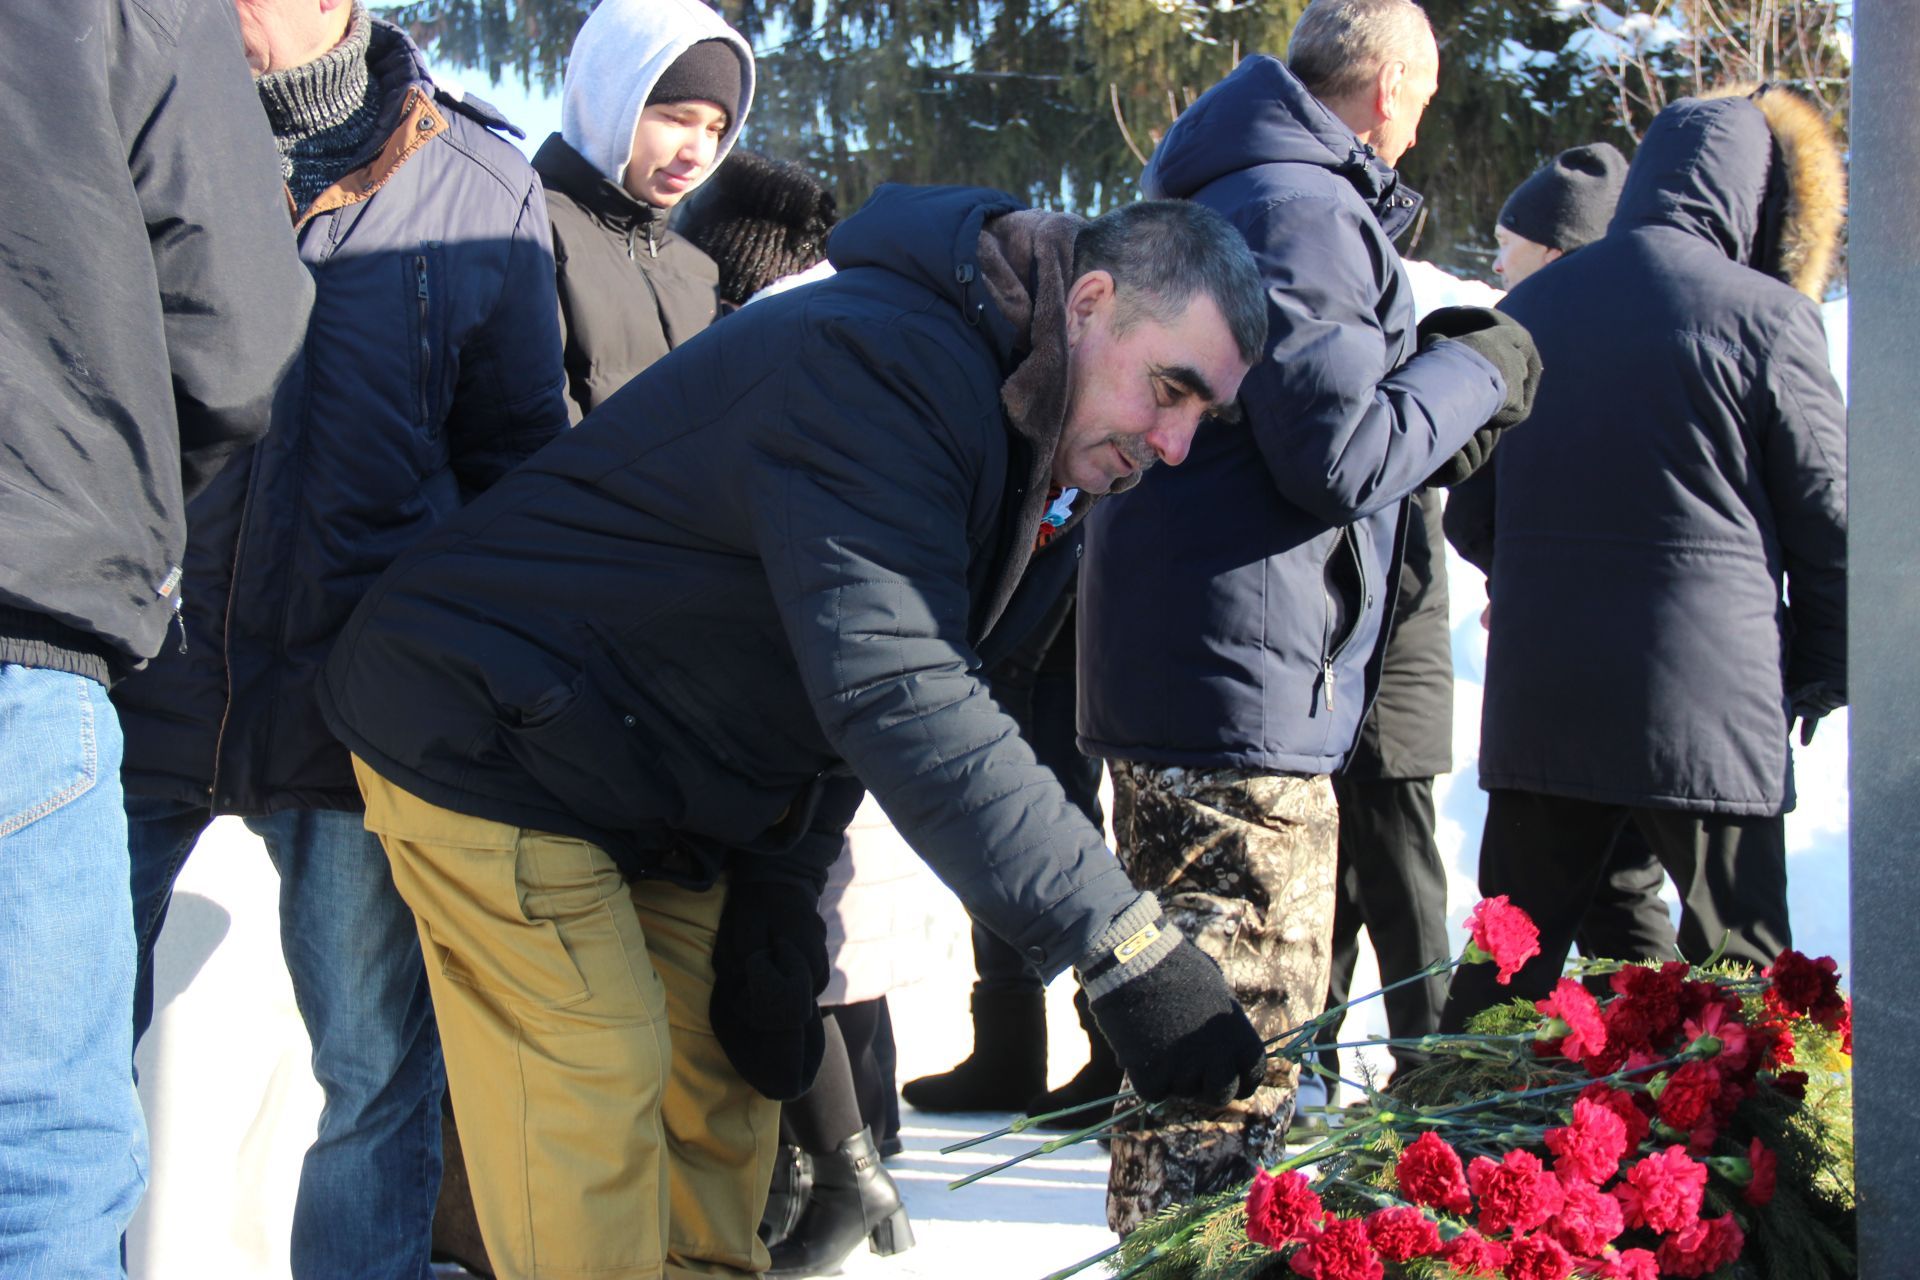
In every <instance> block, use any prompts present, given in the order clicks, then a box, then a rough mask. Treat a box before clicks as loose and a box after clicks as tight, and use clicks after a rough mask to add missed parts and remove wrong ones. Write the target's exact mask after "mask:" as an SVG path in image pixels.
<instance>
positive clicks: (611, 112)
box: [560, 0, 753, 187]
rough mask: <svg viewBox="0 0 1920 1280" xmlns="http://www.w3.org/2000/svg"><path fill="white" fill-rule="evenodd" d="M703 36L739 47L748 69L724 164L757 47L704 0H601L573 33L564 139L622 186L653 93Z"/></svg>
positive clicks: (725, 142) (717, 157)
mask: <svg viewBox="0 0 1920 1280" xmlns="http://www.w3.org/2000/svg"><path fill="white" fill-rule="evenodd" d="M702 40H725V41H726V42H727V43H729V44H731V45H733V46H734V48H735V49H736V50H738V51H739V54H740V64H741V67H742V70H743V74H742V75H741V77H740V101H739V103H738V104H736V105H735V107H734V109H733V110H732V111H730V112H729V113H728V115H729V117H730V118H729V120H728V122H727V132H726V135H725V136H724V137H722V138H721V139H720V147H719V150H718V151H717V152H716V153H715V154H714V158H713V165H714V167H715V168H718V167H719V164H720V162H721V161H722V160H725V159H726V158H727V153H728V152H729V151H732V150H733V143H734V140H735V139H736V138H738V137H739V136H740V127H741V126H742V125H744V124H745V123H746V121H747V108H748V107H749V106H750V105H751V104H752V102H753V50H752V49H751V48H749V47H748V45H747V42H746V41H745V40H744V39H742V38H741V36H740V33H739V32H737V31H735V30H734V29H733V28H732V27H730V26H728V25H727V24H726V22H725V21H724V20H723V19H722V18H721V17H720V15H719V14H717V13H715V12H714V11H713V10H712V9H709V8H708V7H707V6H706V5H705V4H702V3H701V0H602V3H601V4H600V6H599V7H598V8H596V9H595V10H594V11H593V12H592V13H591V14H589V15H588V16H587V21H586V23H585V25H583V26H582V27H581V28H580V34H579V35H578V36H576V37H574V41H573V52H572V53H571V54H570V55H569V56H568V58H567V78H566V82H565V85H564V87H563V88H562V90H561V97H560V136H561V137H562V138H564V139H566V142H567V145H568V146H570V147H572V148H573V149H574V150H575V151H578V152H579V153H580V154H581V155H582V156H584V157H585V158H586V160H587V163H589V164H591V165H592V166H593V167H594V168H596V169H598V170H599V171H600V172H601V173H603V174H605V175H606V177H607V179H608V180H609V181H611V182H612V183H613V185H615V186H616V187H617V186H622V185H624V184H625V181H626V175H627V160H628V159H629V158H630V157H631V156H632V155H633V131H634V129H635V128H636V127H638V126H639V123H640V112H641V109H642V108H644V107H645V106H646V105H647V95H648V94H650V93H652V92H653V86H654V85H655V84H656V83H658V82H659V80H660V76H661V75H662V74H663V73H664V72H665V71H666V69H667V68H668V67H670V66H672V65H673V64H674V62H675V60H677V59H678V58H679V57H680V55H681V54H683V53H685V52H686V51H687V50H689V49H691V48H693V46H694V45H696V44H699V43H700V42H701V41H702ZM721 105H723V106H724V105H726V104H724V103H723V104H721ZM708 172H709V173H711V172H712V169H709V170H708Z"/></svg>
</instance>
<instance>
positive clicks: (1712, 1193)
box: [1047, 898, 1856, 1280]
mask: <svg viewBox="0 0 1920 1280" xmlns="http://www.w3.org/2000/svg"><path fill="white" fill-rule="evenodd" d="M1468 928H1469V930H1470V932H1471V933H1472V941H1471V942H1470V943H1469V944H1468V946H1467V947H1466V949H1465V952H1464V954H1463V955H1462V956H1461V957H1460V959H1459V960H1449V961H1442V962H1440V963H1438V964H1436V965H1434V966H1430V967H1429V969H1428V970H1425V971H1423V972H1422V973H1421V974H1418V975H1415V976H1414V977H1413V978H1411V979H1409V981H1419V980H1423V979H1424V978H1425V977H1426V976H1427V975H1428V974H1429V973H1436V972H1444V971H1445V970H1447V969H1451V968H1453V967H1455V966H1456V965H1458V964H1463V963H1466V964H1471V963H1493V964H1497V965H1499V966H1500V972H1501V980H1502V981H1505V980H1506V978H1507V977H1509V976H1510V975H1511V974H1512V973H1513V972H1514V971H1516V970H1518V969H1519V967H1520V966H1521V965H1522V964H1524V963H1525V962H1526V960H1527V959H1529V958H1530V957H1531V956H1533V955H1535V954H1537V953H1538V945H1537V944H1538V934H1537V932H1536V931H1535V929H1534V927H1533V924H1532V922H1531V921H1530V920H1528V919H1527V917H1526V915H1525V913H1524V912H1522V911H1520V910H1519V909H1518V908H1516V907H1513V906H1512V905H1510V904H1509V903H1508V902H1507V901H1506V900H1505V899H1503V898H1493V899H1489V900H1487V901H1485V902H1482V903H1480V904H1479V905H1478V906H1476V907H1475V908H1474V911H1473V914H1472V916H1471V917H1470V918H1469V920H1468ZM1575 971H1576V974H1577V975H1578V976H1579V977H1582V978H1584V979H1586V981H1585V982H1582V981H1578V980H1575V979H1574V978H1562V979H1561V980H1560V982H1559V983H1558V985H1557V986H1556V987H1555V989H1554V991H1553V992H1552V994H1550V995H1549V996H1548V997H1547V998H1546V999H1543V1000H1539V1001H1533V1002H1526V1001H1515V1002H1514V1003H1512V1004H1510V1005H1507V1006H1504V1007H1502V1008H1497V1009H1492V1010H1489V1011H1487V1012H1486V1013H1484V1014H1482V1015H1480V1016H1479V1017H1478V1018H1476V1019H1475V1020H1474V1021H1473V1023H1472V1024H1471V1025H1470V1027H1469V1028H1468V1031H1467V1032H1466V1033H1465V1034H1462V1035H1436V1036H1424V1037H1421V1038H1419V1039H1418V1040H1411V1041H1405V1042H1400V1041H1383V1042H1378V1043H1385V1044H1401V1043H1404V1044H1406V1045H1409V1046H1411V1047H1415V1048H1418V1049H1420V1050H1422V1051H1423V1052H1424V1054H1425V1055H1426V1061H1425V1062H1424V1064H1423V1065H1422V1066H1420V1067H1418V1068H1415V1069H1413V1070H1411V1071H1407V1072H1404V1073H1402V1075H1401V1076H1400V1077H1398V1078H1396V1079H1395V1080H1394V1082H1393V1084H1392V1085H1391V1087H1389V1088H1388V1089H1386V1090H1384V1091H1376V1090H1369V1091H1368V1096H1367V1100H1366V1102H1365V1103H1363V1104H1361V1105H1360V1106H1359V1107H1356V1108H1352V1109H1350V1110H1349V1111H1348V1113H1347V1115H1346V1117H1345V1120H1344V1123H1343V1124H1342V1125H1341V1126H1340V1128H1338V1129H1337V1130H1336V1131H1335V1132H1334V1133H1333V1134H1332V1135H1330V1136H1329V1137H1327V1138H1326V1139H1325V1140H1323V1141H1321V1142H1319V1143H1318V1144H1317V1145H1315V1146H1312V1147H1310V1148H1308V1149H1306V1150H1304V1151H1301V1152H1300V1153H1299V1154H1297V1155H1295V1156H1293V1157H1291V1158H1289V1159H1288V1160H1286V1161H1285V1162H1283V1163H1282V1164H1281V1165H1280V1166H1278V1167H1277V1168H1274V1169H1271V1170H1262V1171H1261V1172H1260V1173H1259V1174H1258V1175H1257V1176H1256V1177H1255V1178H1254V1180H1253V1182H1252V1183H1251V1185H1249V1186H1247V1187H1245V1188H1242V1189H1238V1190H1235V1191H1232V1192H1227V1193H1223V1194H1220V1195H1216V1196H1211V1197H1208V1198H1205V1199H1203V1200H1199V1201H1196V1202H1194V1203H1191V1204H1187V1205H1181V1206H1178V1207H1175V1208H1173V1209H1169V1210H1167V1211H1166V1212H1164V1213H1162V1214H1160V1215H1158V1216H1156V1217H1154V1218H1152V1219H1149V1220H1148V1221H1147V1222H1145V1223H1143V1224H1142V1225H1141V1226H1140V1227H1139V1228H1138V1229H1137V1230H1136V1231H1135V1232H1134V1233H1133V1234H1132V1235H1131V1236H1129V1237H1128V1238H1127V1240H1126V1241H1125V1242H1124V1243H1123V1244H1122V1245H1120V1246H1119V1247H1117V1248H1116V1249H1114V1250H1110V1251H1109V1252H1108V1253H1107V1254H1103V1255H1101V1257H1100V1259H1089V1260H1088V1262H1089V1263H1091V1262H1093V1261H1096V1260H1109V1262H1110V1265H1111V1266H1112V1267H1113V1269H1114V1270H1115V1271H1116V1273H1117V1274H1118V1276H1119V1277H1120V1278H1121V1280H1254V1278H1255V1277H1260V1278H1261V1280H1283V1278H1285V1280H1291V1278H1293V1277H1306V1278H1307V1280H1387V1278H1388V1277H1410V1278H1413V1280H1448V1278H1452V1277H1500V1278H1501V1280H1662V1278H1663V1277H1697V1276H1711V1277H1726V1278H1729V1280H1747V1278H1748V1277H1752V1278H1753V1280H1827V1278H1828V1277H1842V1276H1851V1275H1853V1274H1855V1270H1856V1268H1855V1264H1854V1251H1853V1209H1854V1204H1853V1141H1852V1128H1851V1125H1852V1120H1851V1116H1852V1098H1851V1089H1850V1063H1849V1059H1850V1056H1851V1054H1852V1052H1853V1043H1852V1037H1853V1032H1852V1010H1851V1006H1850V1004H1849V1002H1848V1001H1847V999H1846V997H1845V996H1844V995H1843V994H1842V993H1841V991H1840V987H1839V974H1838V967H1837V966H1836V965H1835V964H1834V962H1833V961H1832V960H1831V959H1824V958H1823V959H1819V960H1810V959H1808V958H1807V957H1805V956H1803V955H1801V954H1799V953H1798V952H1795V951H1786V952H1783V953H1782V954H1781V955H1780V957H1779V958H1778V959H1777V960H1776V961H1775V962H1774V963H1773V964H1772V965H1770V966H1768V967H1767V968H1766V969H1764V970H1763V971H1761V972H1760V973H1758V974H1755V973H1753V972H1752V971H1751V970H1750V969H1747V968H1746V967H1745V966H1736V965H1708V966H1702V967H1695V966H1691V965H1688V964H1687V963H1685V962H1683V961H1673V962H1669V963H1667V964H1658V965H1632V964H1620V963H1617V962H1605V961H1601V962H1593V961H1584V962H1579V963H1578V964H1577V965H1576V966H1575ZM1589 983H1590V984H1592V986H1589V985H1588V984H1589ZM1595 988H1598V989H1599V991H1600V994H1597V995H1596V994H1595ZM1379 994H1380V993H1379V992H1375V993H1373V995H1379ZM1371 998H1372V996H1366V997H1362V998H1361V999H1371ZM1352 1003H1358V1001H1355V1002H1352ZM1346 1007H1347V1006H1342V1007H1341V1008H1339V1009H1334V1010H1329V1011H1328V1012H1327V1013H1325V1014H1322V1015H1321V1016H1320V1017H1319V1018H1316V1019H1313V1020H1312V1021H1310V1022H1308V1023H1306V1024H1304V1025H1303V1026H1301V1027H1299V1028H1297V1029H1296V1030H1294V1031H1292V1032H1289V1033H1288V1034H1287V1035H1285V1036H1283V1037H1280V1038H1279V1042H1278V1044H1277V1046H1276V1047H1275V1048H1274V1049H1273V1050H1272V1052H1273V1053H1274V1054H1275V1056H1278V1057H1282V1058H1285V1059H1287V1060H1289V1061H1292V1062H1297V1063H1299V1064H1300V1065H1301V1068H1302V1069H1303V1070H1305V1071H1317V1072H1320V1073H1321V1074H1327V1073H1326V1072H1325V1070H1324V1069H1323V1068H1321V1067H1320V1065H1319V1063H1318V1062H1317V1060H1316V1059H1315V1056H1314V1055H1315V1053H1316V1052H1317V1046H1315V1045H1314V1044H1313V1041H1314V1037H1315V1035H1316V1033H1317V1032H1319V1030H1320V1029H1321V1028H1322V1027H1323V1026H1325V1025H1328V1023H1329V1022H1331V1021H1332V1020H1334V1019H1338V1018H1340V1017H1342V1016H1343V1015H1344V1012H1345V1009H1346ZM1348 1083H1352V1082H1348ZM1363 1087H1364V1086H1363ZM1088 1132H1089V1133H1091V1132H1092V1131H1091V1130H1090V1131H1088ZM1080 1136H1083V1135H1076V1138H1078V1137H1080ZM1072 1140H1073V1139H1068V1140H1063V1141H1062V1142H1056V1143H1050V1144H1047V1146H1048V1147H1049V1148H1057V1147H1058V1146H1060V1145H1063V1144H1064V1142H1070V1141H1072ZM1085 1265H1088V1264H1084V1263H1083V1264H1082V1267H1084V1266H1085ZM1080 1269H1081V1268H1079V1267H1076V1268H1073V1269H1071V1270H1069V1271H1068V1272H1062V1273H1059V1275H1057V1276H1055V1277H1049V1280H1061V1278H1062V1277H1064V1276H1066V1275H1070V1274H1072V1272H1073V1271H1077V1270H1080Z"/></svg>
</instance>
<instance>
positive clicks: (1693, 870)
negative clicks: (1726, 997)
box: [1440, 791, 1792, 1031]
mask: <svg viewBox="0 0 1920 1280" xmlns="http://www.w3.org/2000/svg"><path fill="white" fill-rule="evenodd" d="M1629 824H1631V825H1632V826H1633V827H1634V829H1635V830H1636V832H1637V833H1638V834H1639V835H1640V836H1641V837H1642V838H1643V839H1644V840H1645V841H1646V844H1647V847H1648V848H1649V849H1651V850H1652V852H1653V855H1654V856H1655V857H1656V858H1657V859H1659V861H1660V865H1661V866H1662V867H1664V868H1665V870H1666V873H1667V874H1668V875H1669V876H1671V877H1673V882H1674V884H1675V886H1677V887H1678V889H1679V891H1680V929H1679V935H1678V941H1679V949H1680V954H1681V955H1682V956H1684V957H1685V958H1687V959H1688V960H1694V961H1699V960H1704V959H1706V958H1707V956H1709V955H1711V954H1712V953H1713V951H1714V949H1715V948H1717V947H1719V946H1720V942H1721V939H1722V937H1723V936H1724V937H1725V938H1726V941H1727V945H1726V950H1725V953H1724V954H1725V956H1726V958H1728V959H1731V960H1744V961H1746V962H1747V963H1749V964H1753V965H1756V966H1758V965H1765V964H1771V963H1772V962H1773V960H1774V958H1775V957H1776V956H1778V955H1779V954H1780V952H1781V951H1782V950H1783V949H1784V948H1786V947H1788V946H1791V945H1792V935H1791V933H1790V932H1789V931H1788V927H1787V839H1786V822H1785V820H1784V819H1781V818H1778V817H1771V818H1751V817H1737V816H1734V815H1730V814H1718V813H1695V812H1689V811H1687V810H1682V809H1644V808H1633V807H1629V806H1626V805H1616V804H1598V803H1595V802H1593V801H1591V800H1572V799H1568V798H1566V797H1564V796H1545V795H1539V794H1536V793H1534V792H1529V791H1491V792H1489V793H1488V795H1487V827H1486V831H1485V833H1484V834H1483V835H1482V836H1481V839H1480V892H1481V893H1482V894H1483V895H1484V896H1487V897H1492V896H1493V895H1495V894H1502V893H1504V894H1506V895H1507V897H1508V898H1510V899H1511V900H1512V901H1513V903H1514V905H1516V906H1518V907H1522V908H1524V909H1525V910H1526V912H1527V914H1528V915H1530V916H1532V917H1533V922H1534V923H1535V924H1536V925H1538V926H1539V928H1540V954H1539V955H1538V956H1536V957H1535V958H1534V959H1533V960H1531V961H1529V962H1528V963H1527V965H1526V966H1525V967H1524V968H1522V969H1521V970H1520V972H1519V973H1517V974H1515V975H1514V978H1513V983H1512V985H1510V986H1505V987H1503V986H1500V985H1498V984H1497V982H1496V981H1495V977H1494V975H1495V969H1494V966H1492V965H1490V964H1474V965H1465V966H1463V967H1461V968H1460V969H1458V970H1456V971H1455V973H1454V978H1453V986H1452V988H1451V990H1450V991H1449V993H1448V996H1447V1006H1446V1011H1445V1012H1444V1013H1443V1014H1442V1016H1441V1020H1440V1022H1441V1030H1443V1031H1457V1030H1459V1029H1460V1028H1462V1027H1463V1026H1464V1025H1465V1024H1466V1020H1467V1019H1468V1018H1470V1017H1472V1016H1473V1015H1474V1014H1476V1013H1478V1012H1480V1010H1482V1009H1486V1008H1490V1007H1491V1006H1493V1005H1495V1004H1499V1003H1502V1002H1504V1001H1507V1000H1511V999H1516V998H1524V999H1530V1000H1537V999H1539V998H1540V997H1542V996H1545V995H1546V994H1547V993H1548V992H1550V991H1552V990H1553V984H1554V982H1555V980H1556V979H1558V978H1559V976H1560V972H1561V969H1562V967H1563V966H1564V965H1565V964H1566V960H1567V952H1568V951H1569V949H1570V948H1571V947H1572V946H1573V941H1574V936H1575V934H1576V933H1577V932H1578V931H1579V929H1580V925H1581V921H1582V920H1583V919H1584V918H1585V916H1586V914H1587V909H1588V906H1589V905H1590V904H1591V903H1592V901H1593V897H1594V893H1595V891H1596V889H1597V888H1598V887H1599V885H1600V883H1601V880H1602V878H1603V877H1604V876H1605V875H1606V873H1607V869H1608V859H1609V857H1610V856H1611V854H1612V852H1613V850H1614V841H1615V837H1616V836H1617V835H1618V834H1619V833H1620V831H1621V829H1622V828H1623V827H1626V826H1627V825H1629Z"/></svg>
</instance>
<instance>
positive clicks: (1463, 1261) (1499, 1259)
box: [1440, 1227, 1507, 1276]
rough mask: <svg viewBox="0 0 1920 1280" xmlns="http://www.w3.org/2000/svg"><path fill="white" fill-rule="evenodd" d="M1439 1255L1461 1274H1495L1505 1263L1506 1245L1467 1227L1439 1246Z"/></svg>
mask: <svg viewBox="0 0 1920 1280" xmlns="http://www.w3.org/2000/svg"><path fill="white" fill-rule="evenodd" d="M1440 1257H1441V1258H1442V1259H1443V1260H1444V1261H1445V1262H1446V1264H1447V1265H1448V1266H1450V1267H1452V1268H1453V1269H1454V1270H1455V1271H1457V1272H1459V1273H1460V1274H1461V1275H1463V1276H1497V1275H1499V1274H1500V1272H1501V1270H1502V1269H1503V1268H1505V1267H1506V1265H1507V1246H1505V1245H1504V1244H1501V1243H1500V1242H1499V1241H1497V1240H1489V1239H1487V1238H1486V1237H1485V1236H1483V1235H1481V1234H1480V1233H1479V1232H1478V1231H1475V1230H1473V1229H1472V1228H1471V1227H1469V1228H1468V1229H1467V1230H1465V1231H1462V1232H1461V1233H1460V1234H1459V1235H1457V1236H1455V1237H1454V1238H1453V1239H1451V1240H1449V1241H1447V1242H1446V1244H1444V1245H1442V1246H1441V1248H1440Z"/></svg>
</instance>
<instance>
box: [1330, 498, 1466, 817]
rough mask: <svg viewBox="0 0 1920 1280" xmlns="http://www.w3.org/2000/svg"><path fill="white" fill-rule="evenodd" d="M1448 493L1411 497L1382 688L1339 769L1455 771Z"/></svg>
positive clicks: (1426, 774)
mask: <svg viewBox="0 0 1920 1280" xmlns="http://www.w3.org/2000/svg"><path fill="white" fill-rule="evenodd" d="M1444 503H1445V498H1444V493H1443V491H1442V490H1440V489H1421V490H1419V491H1417V492H1416V493H1415V494H1414V495H1413V499H1412V502H1411V506H1412V509H1413V510H1412V515H1413V518H1412V519H1410V520H1409V521H1407V532H1406V555H1405V556H1404V557H1403V558H1402V560H1401V563H1400V590H1399V593H1398V595H1397V596H1396V597H1395V600H1394V606H1393V626H1392V627H1391V628H1390V629H1389V630H1388V632H1387V640H1386V644H1385V645H1384V646H1382V650H1383V652H1382V653H1381V655H1380V688H1379V692H1378V693H1377V694H1375V695H1374V699H1373V705H1372V707H1370V708H1369V709H1368V711H1367V718H1366V719H1365V720H1363V721H1362V722H1361V724H1360V736H1359V737H1358V738H1357V739H1355V740H1354V744H1353V750H1352V751H1351V752H1349V753H1348V755H1347V762H1346V764H1345V765H1343V766H1342V767H1341V769H1340V772H1341V773H1342V774H1343V775H1345V776H1346V777H1349V778H1356V779H1359V780H1362V781H1379V780H1381V779H1386V778H1437V777H1439V776H1440V775H1441V774H1443V773H1451V772H1452V771H1453V629H1452V621H1451V618H1450V617H1449V611H1448V607H1447V543H1446V538H1445V535H1444V534H1443V533H1442V532H1441V527H1440V519H1441V515H1440V513H1441V510H1442V507H1443V506H1444Z"/></svg>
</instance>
